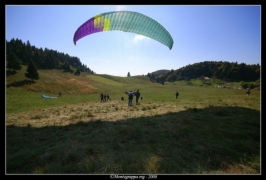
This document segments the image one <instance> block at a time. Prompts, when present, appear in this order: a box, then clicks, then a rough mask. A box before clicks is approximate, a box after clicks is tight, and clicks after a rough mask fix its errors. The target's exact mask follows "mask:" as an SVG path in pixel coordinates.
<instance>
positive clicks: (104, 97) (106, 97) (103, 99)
mask: <svg viewBox="0 0 266 180" xmlns="http://www.w3.org/2000/svg"><path fill="white" fill-rule="evenodd" d="M100 97H101V102H106V101H108V100H109V101H111V99H110V97H109V95H108V94H103V93H101V95H100Z"/></svg>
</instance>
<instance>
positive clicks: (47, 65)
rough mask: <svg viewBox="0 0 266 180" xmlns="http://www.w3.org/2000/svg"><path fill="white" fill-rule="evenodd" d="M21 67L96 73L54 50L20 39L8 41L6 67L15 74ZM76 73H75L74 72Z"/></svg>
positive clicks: (77, 60) (78, 61) (72, 57)
mask: <svg viewBox="0 0 266 180" xmlns="http://www.w3.org/2000/svg"><path fill="white" fill-rule="evenodd" d="M21 65H26V66H28V68H29V66H30V69H32V68H34V67H35V68H36V69H59V70H63V71H65V72H70V73H75V74H76V75H78V74H80V72H88V73H92V74H93V73H94V72H93V71H92V70H91V69H90V68H89V67H87V66H86V65H85V64H82V63H81V61H80V59H79V58H78V57H74V56H70V55H68V54H65V53H62V52H58V51H56V50H52V49H48V48H45V49H42V48H36V47H35V46H32V45H31V44H30V42H29V41H27V43H24V42H22V41H21V40H19V39H14V38H13V39H11V40H10V41H7V40H6V67H7V68H8V69H10V70H12V71H13V72H16V70H20V69H21ZM74 71H75V72H74Z"/></svg>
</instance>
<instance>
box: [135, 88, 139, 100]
mask: <svg viewBox="0 0 266 180" xmlns="http://www.w3.org/2000/svg"><path fill="white" fill-rule="evenodd" d="M135 96H136V104H138V103H139V97H140V92H139V89H138V90H137V92H135Z"/></svg>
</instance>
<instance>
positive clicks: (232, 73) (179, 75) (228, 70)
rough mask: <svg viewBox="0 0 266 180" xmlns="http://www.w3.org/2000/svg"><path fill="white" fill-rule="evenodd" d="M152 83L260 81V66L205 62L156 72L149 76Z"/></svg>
mask: <svg viewBox="0 0 266 180" xmlns="http://www.w3.org/2000/svg"><path fill="white" fill-rule="evenodd" d="M147 76H148V77H150V79H151V80H152V81H155V82H158V83H163V82H166V81H169V82H170V81H177V80H190V79H196V78H201V77H208V78H212V79H222V80H225V81H257V80H260V65H259V64H254V65H247V64H245V63H241V64H238V63H237V62H235V63H230V62H224V61H204V62H200V63H195V64H192V65H187V66H185V67H182V68H180V69H176V70H173V69H172V70H169V71H166V70H163V71H155V72H152V73H148V74H147Z"/></svg>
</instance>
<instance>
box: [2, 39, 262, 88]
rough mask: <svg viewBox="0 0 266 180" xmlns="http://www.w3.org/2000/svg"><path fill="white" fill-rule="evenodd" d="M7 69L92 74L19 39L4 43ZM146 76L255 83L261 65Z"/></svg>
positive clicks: (209, 66) (199, 67)
mask: <svg viewBox="0 0 266 180" xmlns="http://www.w3.org/2000/svg"><path fill="white" fill-rule="evenodd" d="M6 60H7V68H9V69H13V70H14V71H15V70H19V69H20V68H21V65H28V64H29V63H30V62H31V61H32V62H33V63H34V64H35V66H36V68H37V69H47V70H49V69H59V70H63V71H65V72H71V73H73V71H79V72H88V73H92V74H93V73H95V72H93V71H92V70H91V69H90V68H89V67H87V65H84V64H82V63H81V61H80V59H79V58H78V57H73V56H70V55H68V54H65V53H62V52H58V51H56V50H51V49H47V48H45V49H42V48H36V47H35V46H32V45H31V44H30V42H29V41H27V43H24V42H22V41H21V40H19V39H11V40H10V41H9V42H8V41H7V40H6ZM147 76H148V77H149V78H150V79H151V80H152V81H155V82H158V83H163V82H166V81H177V80H190V79H196V78H200V77H209V78H212V79H222V80H226V81H258V80H260V65H259V64H254V65H247V64H245V63H241V64H238V63H237V62H235V63H233V62H232V63H230V62H224V61H204V62H200V63H195V64H192V65H187V66H185V67H182V68H179V69H176V70H173V69H172V70H158V71H155V72H153V73H148V74H147Z"/></svg>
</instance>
